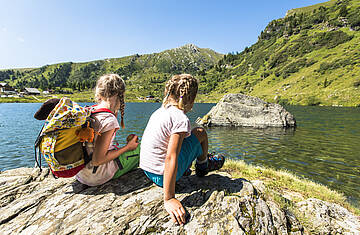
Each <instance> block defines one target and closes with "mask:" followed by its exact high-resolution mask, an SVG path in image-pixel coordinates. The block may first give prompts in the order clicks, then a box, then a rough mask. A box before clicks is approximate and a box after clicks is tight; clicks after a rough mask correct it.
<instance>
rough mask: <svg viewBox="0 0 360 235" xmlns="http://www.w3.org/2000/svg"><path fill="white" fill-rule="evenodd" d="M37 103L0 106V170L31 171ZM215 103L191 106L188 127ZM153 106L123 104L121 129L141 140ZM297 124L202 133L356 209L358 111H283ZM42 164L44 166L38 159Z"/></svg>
mask: <svg viewBox="0 0 360 235" xmlns="http://www.w3.org/2000/svg"><path fill="white" fill-rule="evenodd" d="M40 105H41V104H38V103H24V104H17V103H0V170H1V171H4V170H7V169H12V168H17V167H33V166H34V145H33V144H34V141H35V139H36V137H37V134H38V132H39V131H40V129H41V126H42V124H43V122H41V121H38V120H36V119H34V118H33V115H34V113H35V112H36V110H37V109H38V108H39V107H40ZM83 105H84V104H83ZM212 106H214V104H195V106H194V108H193V111H191V112H190V113H189V114H188V116H189V118H190V120H191V122H192V123H194V121H195V119H196V118H197V117H199V116H203V115H204V114H206V113H207V112H208V111H209V110H210V109H211V107H212ZM158 107H160V104H158V103H128V104H127V105H126V109H125V125H126V129H125V130H121V131H119V132H118V133H117V137H116V140H117V141H118V142H119V143H125V138H126V136H127V135H128V134H130V133H135V134H137V135H139V136H140V137H141V135H142V132H143V130H144V129H145V126H146V123H147V121H148V119H149V117H150V115H151V113H152V112H153V111H154V110H156V109H157V108H158ZM286 108H287V110H288V111H290V112H291V113H292V114H293V115H294V116H295V118H296V120H297V125H298V126H297V128H296V130H290V129H287V130H284V129H281V128H280V129H279V128H267V129H253V128H207V131H208V136H209V145H210V146H209V148H210V151H217V152H222V153H225V154H226V155H227V156H229V157H230V158H233V159H242V160H244V161H245V162H247V163H251V164H256V165H262V166H270V167H273V168H276V169H287V170H289V171H291V172H293V173H295V174H297V175H299V176H305V177H306V178H309V179H311V180H313V181H316V182H319V183H322V184H324V185H327V186H329V187H330V188H332V189H336V190H337V191H340V192H343V193H344V194H345V195H347V197H348V198H349V200H350V201H351V202H352V203H354V204H355V205H357V206H359V199H360V141H359V140H360V108H342V107H304V106H289V107H286ZM43 162H45V161H44V160H43Z"/></svg>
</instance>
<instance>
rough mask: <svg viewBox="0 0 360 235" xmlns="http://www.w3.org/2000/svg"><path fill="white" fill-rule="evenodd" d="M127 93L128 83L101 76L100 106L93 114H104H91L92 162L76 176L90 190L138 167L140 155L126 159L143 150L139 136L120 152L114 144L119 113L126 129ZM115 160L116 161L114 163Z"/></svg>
mask: <svg viewBox="0 0 360 235" xmlns="http://www.w3.org/2000/svg"><path fill="white" fill-rule="evenodd" d="M124 93H125V83H124V81H123V80H122V79H121V78H120V76H119V75H117V74H106V75H103V76H101V77H100V78H99V79H98V81H97V84H96V90H95V99H96V101H97V105H95V106H93V108H94V110H98V111H100V110H102V112H95V113H94V114H92V118H93V120H94V122H93V123H92V127H93V128H94V131H95V133H97V134H96V135H95V138H94V142H93V143H94V144H93V145H88V146H87V151H88V154H89V156H92V159H91V161H90V162H89V163H88V164H87V165H86V166H85V168H84V169H82V170H81V171H80V172H79V173H78V174H77V175H76V179H77V180H78V181H80V182H81V183H83V184H86V185H89V186H96V185H101V184H103V183H105V182H107V181H109V180H110V179H112V178H117V177H120V176H121V175H123V174H125V173H126V172H128V171H130V170H132V169H134V168H136V167H137V166H138V163H139V154H136V153H135V154H132V155H133V157H131V158H130V157H127V158H125V157H124V154H125V153H127V152H129V151H134V152H137V153H139V151H140V149H139V148H140V146H138V145H139V143H137V139H138V137H137V136H134V138H132V139H131V140H130V141H128V143H127V144H126V145H125V146H123V147H121V148H119V147H118V146H117V145H116V144H114V138H115V134H116V131H117V130H119V129H120V126H119V122H118V120H117V116H118V111H119V110H120V116H121V127H122V128H124V127H125V126H124V120H123V119H124V110H125V102H124ZM114 160H116V161H117V163H118V164H117V163H116V161H114Z"/></svg>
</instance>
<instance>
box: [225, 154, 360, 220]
mask: <svg viewBox="0 0 360 235" xmlns="http://www.w3.org/2000/svg"><path fill="white" fill-rule="evenodd" d="M222 171H226V172H228V173H230V174H231V175H232V177H234V178H245V179H247V180H249V181H251V180H262V181H263V182H264V184H265V186H266V190H265V192H263V193H264V196H265V198H271V199H273V201H275V202H276V203H278V204H279V205H280V206H281V207H282V208H287V209H290V210H292V209H293V203H296V202H299V201H301V200H306V199H308V198H317V199H320V200H323V201H328V202H332V203H337V204H339V205H341V206H343V207H344V208H347V209H348V210H349V211H351V212H353V213H354V214H356V215H360V208H357V207H355V206H353V205H351V204H350V203H348V202H347V201H346V197H345V196H344V195H343V194H342V193H339V192H336V191H334V190H331V189H329V188H328V187H326V186H324V185H320V184H317V183H315V182H313V181H310V180H308V179H305V178H301V177H298V176H295V175H293V174H292V173H290V172H288V171H284V170H275V169H272V168H266V167H259V166H253V165H249V164H246V163H245V162H244V161H234V160H227V161H226V162H225V165H224V167H223V168H222ZM284 191H286V192H293V193H295V194H297V195H301V196H300V197H294V198H292V201H289V200H288V199H286V198H284V197H282V196H281V194H282V192H284Z"/></svg>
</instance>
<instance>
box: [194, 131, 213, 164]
mask: <svg viewBox="0 0 360 235" xmlns="http://www.w3.org/2000/svg"><path fill="white" fill-rule="evenodd" d="M191 133H192V134H194V135H195V136H196V138H197V139H198V140H199V142H200V144H201V148H202V151H203V154H202V155H200V156H198V157H197V159H198V160H199V161H204V160H205V159H206V158H207V153H208V149H209V142H208V136H207V133H206V130H205V129H204V128H202V127H196V128H194V129H192V131H191Z"/></svg>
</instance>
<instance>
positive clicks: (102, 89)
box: [95, 74, 125, 128]
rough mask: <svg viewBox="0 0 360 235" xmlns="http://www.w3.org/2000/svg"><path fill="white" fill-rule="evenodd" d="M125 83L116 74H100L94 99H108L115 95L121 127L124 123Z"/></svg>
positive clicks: (123, 126) (98, 100)
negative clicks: (118, 106)
mask: <svg viewBox="0 0 360 235" xmlns="http://www.w3.org/2000/svg"><path fill="white" fill-rule="evenodd" d="M124 93H125V83H124V80H122V79H121V77H120V76H119V75H117V74H106V75H103V76H101V77H100V78H99V79H98V80H97V83H96V90H95V100H96V101H97V102H100V101H101V100H102V99H109V98H110V97H113V96H117V97H118V101H119V103H120V114H121V127H122V128H125V125H124V110H125V101H124Z"/></svg>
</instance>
